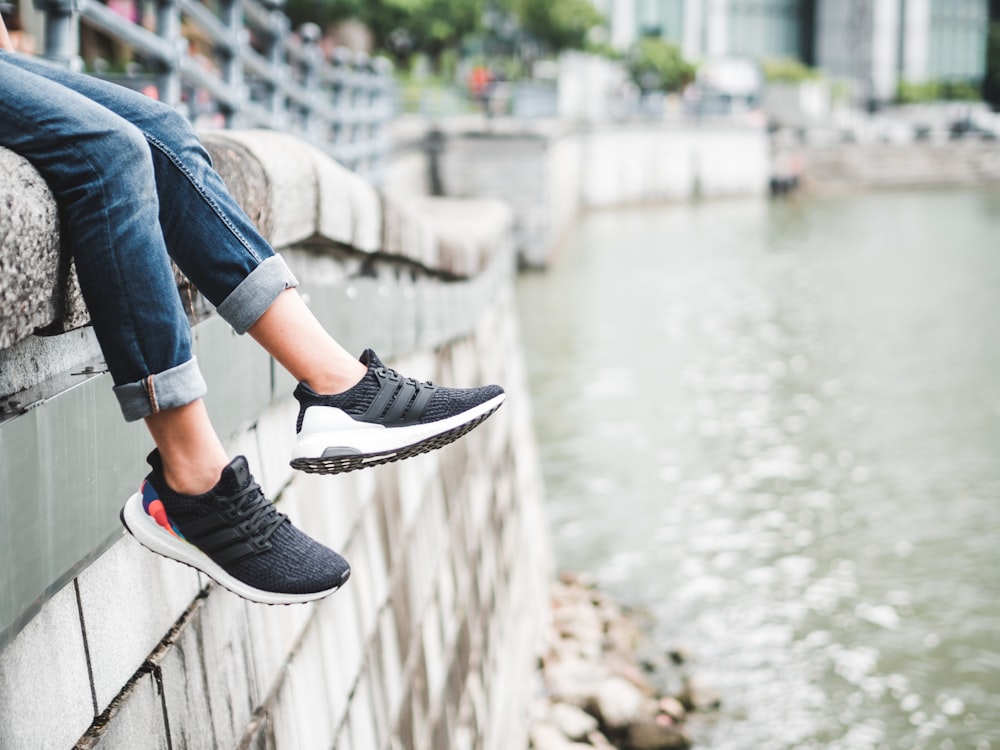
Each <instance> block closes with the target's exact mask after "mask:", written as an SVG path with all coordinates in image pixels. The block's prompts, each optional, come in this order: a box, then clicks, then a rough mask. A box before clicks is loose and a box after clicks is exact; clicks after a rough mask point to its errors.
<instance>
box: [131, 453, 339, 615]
mask: <svg viewBox="0 0 1000 750" xmlns="http://www.w3.org/2000/svg"><path fill="white" fill-rule="evenodd" d="M146 460H147V461H149V465H150V466H151V467H152V468H153V470H152V471H151V472H150V473H149V476H147V477H146V481H144V482H143V483H142V487H141V488H140V489H139V492H137V493H136V494H134V495H133V496H132V497H130V498H129V499H128V502H127V503H125V507H124V508H122V511H121V519H122V524H123V525H124V526H125V528H126V529H127V530H128V532H129V533H130V534H132V536H134V537H135V538H136V539H137V540H138V541H139V543H140V544H142V545H143V546H145V547H148V548H149V549H151V550H152V551H153V552H156V553H158V554H161V555H163V556H164V557H169V558H170V559H172V560H177V561H178V562H182V563H185V564H187V565H190V566H191V567H192V568H197V569H198V570H200V571H202V572H203V573H205V574H206V575H207V576H209V577H211V578H212V579H214V580H215V581H217V582H218V583H220V584H221V585H223V586H225V587H226V588H227V589H229V590H230V591H232V592H233V593H234V594H238V595H239V596H242V597H243V598H244V599H249V600H250V601H252V602H260V603H262V604H296V603H299V602H311V601H313V600H315V599H322V598H323V597H324V596H328V595H329V594H332V593H333V592H334V591H336V590H337V589H339V588H340V587H341V586H342V585H344V583H345V582H346V581H347V578H348V576H350V574H351V568H350V566H349V565H348V564H347V561H346V560H345V559H344V558H343V557H341V556H340V555H338V554H337V553H336V552H334V551H333V550H331V549H328V548H326V547H324V546H323V545H322V544H320V543H319V542H316V541H315V540H313V539H311V538H310V537H308V536H306V535H305V534H303V533H302V532H301V531H299V530H298V529H296V528H295V527H294V526H293V525H292V523H291V521H289V520H288V516H286V515H285V514H284V513H279V512H278V511H277V510H276V509H275V507H274V505H273V503H271V502H270V501H269V500H268V499H267V498H266V497H264V493H263V492H261V489H260V485H258V484H257V483H256V482H255V481H254V480H253V477H252V476H251V475H250V469H249V468H248V467H247V460H246V459H245V458H244V457H243V456H237V457H236V458H234V459H233V460H232V462H231V463H230V464H229V465H228V466H227V467H226V468H225V469H223V471H222V477H221V478H220V479H219V482H218V484H216V485H215V487H213V488H212V489H211V490H209V491H208V492H206V493H205V494H204V495H196V496H191V495H181V494H178V493H176V492H174V491H173V490H171V489H170V488H169V487H168V486H167V483H166V481H164V479H163V464H162V462H161V459H160V454H159V452H157V451H153V452H152V453H151V454H149V458H148V459H146Z"/></svg>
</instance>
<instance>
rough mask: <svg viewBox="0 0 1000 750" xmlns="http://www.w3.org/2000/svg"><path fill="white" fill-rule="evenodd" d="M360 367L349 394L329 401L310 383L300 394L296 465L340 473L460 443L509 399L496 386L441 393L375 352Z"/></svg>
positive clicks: (297, 392)
mask: <svg viewBox="0 0 1000 750" xmlns="http://www.w3.org/2000/svg"><path fill="white" fill-rule="evenodd" d="M361 363H362V364H363V365H366V366H367V367H368V372H367V373H366V374H365V376H364V377H363V378H362V379H361V382H360V383H358V384H357V385H356V386H354V387H353V388H351V389H350V390H348V391H345V392H344V393H339V394H336V395H333V396H324V395H321V394H319V393H316V391H314V390H313V389H312V388H310V387H309V386H308V385H306V384H305V383H299V385H298V387H297V388H296V389H295V398H296V399H298V401H299V419H298V423H297V424H296V426H295V430H296V432H297V433H298V442H297V443H296V445H295V449H294V451H293V452H292V467H293V468H295V469H301V470H302V471H308V472H312V473H316V474H339V473H341V472H345V471H353V470H355V469H363V468H365V467H367V466H375V465H377V464H384V463H388V462H390V461H399V460H400V459H403V458H409V457H410V456H416V455H418V454H420V453H426V452H427V451H430V450H434V449H435V448H440V447H441V446H443V445H447V444H448V443H450V442H452V441H454V440H456V439H458V438H460V437H461V436H462V435H464V434H465V433H467V432H468V431H469V430H471V429H472V428H473V427H475V426H476V425H478V424H479V423H480V422H482V421H483V420H484V419H486V418H487V417H488V416H489V415H490V414H492V413H493V412H495V411H496V410H497V409H499V408H500V404H502V403H503V401H504V399H505V398H506V397H507V396H506V394H505V393H504V391H503V388H501V387H500V386H498V385H487V386H483V387H482V388H440V387H438V386H436V385H432V384H431V383H427V382H425V383H419V382H417V381H416V380H414V379H413V378H404V377H402V376H400V375H399V373H397V372H396V371H395V370H390V369H389V368H388V367H386V366H385V365H383V364H382V362H381V361H380V360H379V358H378V356H376V354H375V352H373V351H372V350H371V349H367V350H365V353H364V354H362V355H361Z"/></svg>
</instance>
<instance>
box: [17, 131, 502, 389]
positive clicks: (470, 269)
mask: <svg viewBox="0 0 1000 750" xmlns="http://www.w3.org/2000/svg"><path fill="white" fill-rule="evenodd" d="M203 142H204V144H205V147H206V148H207V149H208V151H209V153H210V154H211V156H212V159H213V162H214V163H215V166H216V169H217V170H218V171H219V173H220V174H221V175H222V176H223V179H224V180H225V181H226V184H227V185H228V186H229V188H230V190H231V192H232V194H233V197H234V198H235V199H236V200H237V202H238V203H239V204H240V205H241V206H242V207H243V208H244V210H245V211H246V212H247V213H248V215H249V216H250V217H251V219H252V220H253V221H254V222H255V223H256V224H257V226H258V228H259V229H260V230H261V233H262V234H263V235H264V236H265V238H267V239H268V241H269V242H270V243H271V244H272V245H273V246H274V247H275V248H276V249H277V250H279V251H280V250H283V249H285V248H289V247H292V246H296V245H301V244H305V243H308V245H309V246H310V248H311V249H314V250H315V249H318V250H320V251H323V249H324V248H326V249H332V248H335V247H340V248H347V249H348V250H352V251H355V252H359V253H367V254H371V253H379V252H381V253H386V254H389V255H393V256H395V257H399V258H403V259H406V260H409V261H413V262H414V263H416V264H418V265H420V266H422V267H424V268H426V269H428V270H429V271H431V272H436V273H440V274H442V275H443V276H445V277H451V278H468V277H471V276H474V275H476V274H478V273H479V272H480V271H482V270H483V269H484V268H485V267H486V266H487V265H488V264H489V261H490V259H491V258H492V257H494V256H495V255H497V254H498V253H501V252H505V251H506V248H507V242H506V236H507V233H508V232H509V229H510V226H511V221H512V219H511V215H510V212H509V210H508V209H507V208H506V207H505V206H504V205H503V204H500V203H498V202H496V201H476V200H470V201H462V202H461V203H459V202H456V201H454V200H448V199H436V198H418V199H415V198H412V197H403V196H392V195H381V194H379V193H378V192H377V191H376V190H375V188H374V187H372V186H371V185H370V184H369V183H368V182H366V181H365V180H364V179H363V178H361V177H359V176H357V175H356V174H354V173H353V172H350V171H348V170H347V169H345V168H344V167H342V166H340V165H339V164H337V163H336V162H335V161H333V160H332V159H330V158H329V157H327V156H326V155H324V154H323V153H321V152H320V151H319V150H317V149H316V148H315V147H313V146H311V145H309V144H308V143H306V142H304V141H302V140H299V139H298V138H296V137H294V136H290V135H286V134H283V133H277V132H273V131H265V130H247V131H211V132H208V133H205V134H204V135H203ZM0 174H2V175H4V178H3V179H2V180H0V207H3V208H4V211H3V213H2V214H0V310H2V311H3V315H2V316H0V352H2V350H5V349H7V348H9V347H10V346H12V345H13V344H15V343H17V342H19V341H23V340H24V339H26V338H28V337H30V336H31V335H32V334H34V333H39V332H45V333H63V332H66V331H69V330H72V329H74V328H79V327H81V326H83V325H85V324H87V323H88V322H89V316H88V315H87V312H86V307H85V305H84V304H83V300H82V297H81V296H80V291H79V285H78V283H77V280H76V274H75V273H73V272H72V266H71V264H69V263H67V261H66V260H65V259H64V257H63V255H62V253H61V252H60V247H59V232H58V229H59V228H58V213H57V210H56V206H55V203H54V201H53V198H52V194H51V192H50V191H49V190H48V187H47V186H46V185H45V183H44V181H42V179H41V178H40V176H39V175H38V173H37V172H36V171H35V170H34V168H33V167H32V166H31V165H30V164H29V163H28V162H27V161H25V160H24V159H22V158H21V157H20V156H18V155H16V154H14V153H12V152H10V151H6V150H3V149H0ZM178 281H179V284H181V285H184V284H186V282H185V281H184V280H183V278H181V277H179V278H178ZM5 369H6V368H5ZM32 384H33V383H21V382H18V383H17V385H18V386H19V387H29V386H30V385H32ZM7 386H8V388H9V387H10V384H7ZM8 392H9V391H8Z"/></svg>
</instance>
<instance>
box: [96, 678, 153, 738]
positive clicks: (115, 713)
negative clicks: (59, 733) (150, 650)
mask: <svg viewBox="0 0 1000 750" xmlns="http://www.w3.org/2000/svg"><path fill="white" fill-rule="evenodd" d="M92 747H93V748H94V750H135V748H143V750H146V749H147V748H148V750H169V749H170V748H171V745H170V742H169V740H168V739H167V727H166V723H165V720H164V712H163V702H162V699H161V696H160V690H159V686H158V685H157V684H156V678H155V677H154V675H153V674H151V673H149V672H147V673H145V674H143V675H142V676H140V677H139V679H138V680H137V681H136V682H134V683H132V684H131V685H129V686H128V691H127V692H126V693H125V695H123V696H122V699H121V702H120V703H118V704H116V706H115V707H114V709H113V710H112V712H111V715H110V716H109V718H108V723H107V724H106V725H105V726H104V728H103V729H102V730H101V732H100V735H99V739H98V740H97V742H95V743H94V744H93V745H92Z"/></svg>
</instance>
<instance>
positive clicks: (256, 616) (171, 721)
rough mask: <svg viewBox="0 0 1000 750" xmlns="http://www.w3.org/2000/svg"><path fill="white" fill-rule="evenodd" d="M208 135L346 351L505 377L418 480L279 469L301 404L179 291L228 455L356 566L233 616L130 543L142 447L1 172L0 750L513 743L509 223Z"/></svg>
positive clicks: (527, 492)
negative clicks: (336, 585) (125, 513)
mask: <svg viewBox="0 0 1000 750" xmlns="http://www.w3.org/2000/svg"><path fill="white" fill-rule="evenodd" d="M206 141H207V144H208V146H209V149H210V150H211V152H212V154H213V158H214V159H215V161H216V164H217V166H218V168H219V170H220V171H221V172H222V174H223V175H224V176H225V177H226V179H227V180H228V182H229V184H230V185H231V187H232V190H233V192H234V194H235V196H236V197H237V199H238V200H239V201H240V202H241V203H242V205H244V207H245V208H246V209H247V211H248V213H249V214H250V215H251V217H252V218H254V220H255V221H257V223H258V225H259V226H260V227H261V228H262V230H263V231H264V233H265V235H266V236H267V237H268V238H269V240H270V241H271V242H272V244H273V245H274V246H275V247H276V248H278V249H279V250H280V251H281V252H282V254H283V255H284V256H285V258H286V260H287V261H288V262H289V264H290V266H291V267H292V269H293V270H294V271H295V273H296V274H297V275H298V277H299V278H300V280H301V281H302V282H303V284H302V291H303V293H304V294H305V295H306V296H307V298H308V301H309V304H310V305H311V306H312V308H313V310H314V311H315V312H316V314H317V316H318V317H319V318H320V319H321V320H322V321H323V322H324V323H325V325H326V326H327V327H328V328H329V329H330V330H331V331H332V332H334V333H335V335H336V336H337V337H338V338H339V339H340V340H341V341H342V342H343V343H344V344H345V345H346V346H348V348H350V349H351V350H355V351H360V350H361V348H362V347H364V346H372V347H373V348H375V349H376V350H377V351H379V353H380V354H382V355H384V357H385V358H386V359H387V361H389V362H390V363H391V364H392V365H394V366H398V367H399V368H400V369H401V370H402V371H404V372H406V373H407V374H414V375H419V376H420V377H422V378H427V379H431V380H433V381H435V382H441V383H448V384H454V385H471V384H474V383H481V382H500V383H503V384H504V385H505V387H506V388H507V391H508V394H509V398H508V402H507V403H506V404H505V405H504V407H503V408H502V409H501V410H500V411H499V412H498V413H497V414H496V415H495V416H494V417H493V418H491V419H490V420H489V421H487V422H486V423H485V424H484V425H483V426H482V427H481V428H479V429H478V430H476V431H474V432H473V433H471V434H470V435H469V436H468V437H467V438H464V439H463V440H461V441H459V442H457V443H455V444H454V445H452V446H448V447H447V448H444V449H442V450H440V451H436V452H434V453H431V454H427V455H425V456H421V457H418V458H416V459H412V460H410V461H406V462H402V463H400V464H393V465H389V466H385V467H379V468H378V469H372V470H368V471H363V472H355V473H353V474H350V475H346V476H342V477H316V476H312V475H301V474H299V473H297V472H292V470H291V469H290V467H289V466H288V455H289V451H290V448H291V443H292V441H293V439H294V420H295V412H296V407H295V404H294V401H293V400H292V398H291V392H292V388H293V387H294V383H293V382H291V379H290V378H289V376H287V375H286V374H285V373H284V372H283V371H282V370H281V369H280V368H279V367H277V366H276V365H275V363H274V362H273V361H272V360H270V359H269V358H268V357H267V356H266V355H265V354H263V353H262V352H261V351H260V350H259V349H258V348H257V347H256V346H255V345H254V344H253V342H252V341H250V340H249V339H248V338H247V337H237V336H235V335H234V334H233V333H232V332H231V331H230V330H229V329H228V327H227V326H226V325H224V324H223V322H222V321H221V319H220V318H218V317H217V316H214V315H212V314H211V311H210V310H209V309H208V308H207V306H206V305H205V303H204V302H201V301H200V300H199V299H198V298H197V295H196V294H195V293H194V292H193V290H191V289H189V288H188V286H187V285H186V283H184V282H183V281H182V283H181V287H180V289H181V293H182V296H183V298H184V299H185V300H186V303H187V304H188V305H190V308H191V312H192V314H193V316H194V317H193V319H194V321H195V323H196V324H195V325H194V327H193V332H194V336H195V348H196V354H197V356H198V359H199V362H200V364H201V367H202V369H203V371H204V374H205V377H206V380H207V381H208V384H209V396H208V400H207V403H208V406H209V409H210V413H211V415H212V417H213V420H214V421H215V423H216V425H217V428H218V429H219V431H220V433H221V434H222V435H223V436H224V438H225V441H226V443H227V447H228V448H229V449H230V450H231V451H232V452H233V453H242V454H245V455H247V456H248V458H249V459H250V462H251V464H252V465H253V466H254V468H255V473H256V474H257V478H258V480H259V481H261V483H262V485H263V487H264V489H265V491H266V492H267V493H268V494H269V495H270V496H271V497H273V498H276V499H277V501H278V507H279V509H280V510H282V511H284V512H286V513H288V514H289V515H290V516H291V517H292V518H293V520H294V521H295V522H296V523H297V524H298V525H300V526H301V527H303V528H304V529H305V530H307V531H308V532H309V533H310V534H312V535H314V536H315V537H317V538H318V539H319V540H321V541H322V542H324V543H326V544H329V545H330V546H333V547H334V548H336V549H338V550H340V551H341V552H343V553H344V555H345V556H346V557H348V559H349V560H350V561H351V562H352V564H353V575H352V578H351V580H350V581H349V583H348V585H347V586H346V587H345V588H344V589H343V590H342V591H340V592H338V593H337V594H335V595H334V596H332V597H330V598H329V599H327V600H324V601H323V602H320V603H317V604H313V605H307V606H290V607H267V606H262V605H254V604H249V603H247V602H245V601H244V600H242V599H239V598H237V597H235V596H233V595H231V594H229V593H228V592H226V591H224V590H222V589H220V588H219V587H217V586H215V585H212V584H211V583H209V582H208V581H207V580H206V579H205V578H204V577H203V576H201V575H200V574H198V573H196V572H194V571H193V570H191V569H188V568H186V567H183V566H181V565H179V564H176V563H173V562H170V561H167V560H164V559H161V558H159V557H157V556H155V555H152V554H150V553H149V552H147V551H145V550H143V549H142V548H140V547H139V546H138V545H137V544H136V543H135V542H134V541H133V540H132V539H131V538H130V537H127V536H123V535H122V533H121V528H120V526H119V524H118V518H117V512H118V508H119V507H120V506H121V504H122V503H123V502H124V500H125V498H126V497H127V496H128V495H129V494H131V493H132V492H134V491H135V488H136V486H137V485H138V482H139V481H140V480H141V478H142V476H143V474H144V473H145V472H144V469H143V466H144V462H143V457H144V455H145V453H146V452H147V451H148V450H149V449H150V447H151V443H150V442H149V439H148V437H147V436H146V435H145V433H144V431H143V428H142V427H141V425H135V424H132V425H126V424H125V423H123V422H122V420H121V417H120V414H119V413H118V410H117V406H116V405H115V403H114V399H113V397H112V395H111V383H110V379H109V377H108V376H107V375H106V374H104V373H103V372H102V363H101V361H100V355H99V352H98V350H97V349H96V345H95V343H94V341H93V338H92V337H90V336H88V335H87V334H86V333H81V332H79V331H76V330H70V329H75V327H76V326H78V325H79V324H80V323H82V322H84V320H85V319H86V311H85V309H84V308H83V307H82V305H81V304H80V301H79V295H78V292H77V291H76V290H75V289H74V284H73V275H72V273H69V268H68V265H67V264H66V263H64V261H63V258H62V257H61V256H60V255H59V249H58V236H57V234H56V232H57V225H56V222H55V216H56V214H55V210H54V206H53V205H52V200H51V195H49V194H48V191H47V189H46V188H45V186H44V183H42V182H41V180H39V179H38V176H37V174H35V173H34V172H33V170H31V168H30V167H29V166H28V165H27V164H26V163H24V162H23V160H20V159H18V158H17V157H15V156H13V155H12V154H9V153H6V152H4V153H0V161H2V163H3V164H5V165H8V166H11V167H12V170H13V171H10V170H5V171H4V176H3V177H2V178H0V194H2V196H3V200H4V205H5V206H6V207H7V210H6V211H5V213H4V214H3V215H0V238H2V242H0V268H3V269H4V274H3V275H2V276H0V291H2V293H0V300H3V305H4V314H3V318H2V324H0V347H2V351H0V372H2V373H3V377H4V378H5V379H6V385H5V389H6V390H5V392H6V393H10V392H11V391H13V390H16V391H18V393H16V394H14V395H13V396H12V397H9V398H7V399H5V400H4V401H3V402H2V403H0V514H2V517H3V518H4V524H3V531H2V532H0V533H2V536H3V543H2V544H0V592H2V595H0V638H2V640H0V747H3V748H5V750H6V749H8V748H9V749H10V750H20V749H21V748H24V749H25V750H37V748H42V747H44V748H62V747H72V746H74V745H75V744H76V743H79V746H80V747H101V748H123V749H124V748H127V749H128V750H135V748H158V747H161V748H166V747H172V748H175V749H177V748H223V747H244V748H249V747H260V748H264V747H266V748H323V747H353V748H366V749H367V748H390V747H391V748H400V747H402V748H444V747H456V748H458V747H470V748H471V747H481V748H490V749H493V750H507V749H508V748H512V747H523V746H525V745H526V744H527V741H528V722H527V716H528V711H527V701H528V700H529V695H528V694H527V693H526V691H525V690H524V685H526V684H528V683H530V682H531V680H532V675H533V670H534V666H535V663H536V661H537V645H538V642H539V638H540V633H541V632H542V628H543V623H544V621H545V619H546V617H547V612H548V586H549V582H550V563H549V559H548V549H549V544H548V540H547V538H546V532H545V523H544V519H543V518H542V515H541V484H540V476H539V472H538V465H537V457H536V454H535V449H534V441H533V437H532V433H531V427H530V419H529V407H528V393H527V384H526V378H525V373H524V367H523V355H522V352H521V346H520V342H519V330H518V324H517V318H516V310H515V307H514V296H513V288H512V284H513V278H514V269H515V262H514V254H513V248H512V241H511V215H510V213H509V211H508V210H507V209H506V208H505V207H504V206H502V205H500V204H497V203H495V202H491V201H479V202H458V201H453V200H435V199H426V198H425V199H418V198H406V199H402V198H394V197H392V196H391V195H380V194H379V193H377V192H376V191H375V190H374V189H372V188H371V187H370V186H369V185H367V184H366V183H364V181H362V180H360V179H359V178H357V177H356V176H354V175H352V174H350V173H348V172H346V171H345V170H343V169H341V168H340V167H339V166H337V165H336V164H334V163H333V162H331V161H329V160H328V159H326V158H325V157H323V156H322V155H321V154H319V153H318V152H317V151H316V150H314V149H312V148H310V147H308V146H306V145H305V144H303V143H301V142H299V141H296V140H294V139H292V138H290V137H287V136H282V135H279V134H275V133H265V132H243V133H239V132H232V133H231V132H226V133H218V134H212V135H210V136H208V137H207V138H206ZM36 329H46V330H47V331H49V332H52V331H59V330H68V331H69V332H67V333H63V334H61V335H59V336H55V337H53V338H41V337H38V336H35V335H34V334H33V333H32V332H33V331H35V330H36ZM70 362H72V364H70Z"/></svg>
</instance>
